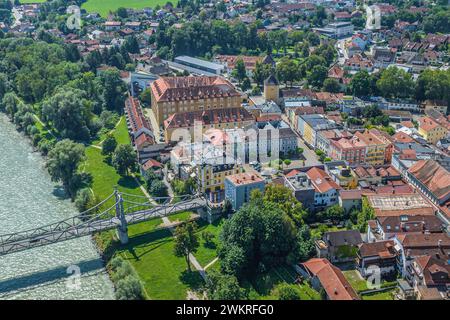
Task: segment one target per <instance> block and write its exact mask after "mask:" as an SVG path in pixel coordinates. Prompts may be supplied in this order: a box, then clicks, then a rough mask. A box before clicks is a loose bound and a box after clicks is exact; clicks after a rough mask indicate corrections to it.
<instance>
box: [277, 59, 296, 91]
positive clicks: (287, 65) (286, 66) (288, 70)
mask: <svg viewBox="0 0 450 320" xmlns="http://www.w3.org/2000/svg"><path fill="white" fill-rule="evenodd" d="M276 72H277V76H278V79H280V81H282V82H284V83H286V84H287V83H289V84H290V85H291V86H292V83H293V82H294V81H296V80H298V79H299V78H300V77H299V72H298V66H297V64H296V63H295V61H294V60H292V59H290V58H288V57H283V58H282V59H281V60H280V62H279V63H278V64H277V66H276Z"/></svg>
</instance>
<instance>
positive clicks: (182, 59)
mask: <svg viewBox="0 0 450 320" xmlns="http://www.w3.org/2000/svg"><path fill="white" fill-rule="evenodd" d="M173 61H174V62H175V63H176V64H178V65H181V66H185V67H188V69H186V71H190V72H191V73H196V74H199V75H201V74H204V73H208V74H214V75H220V74H221V73H222V72H223V71H224V68H225V67H224V66H223V65H222V64H218V63H213V62H209V61H206V60H202V59H197V58H193V57H189V56H179V57H175V59H173Z"/></svg>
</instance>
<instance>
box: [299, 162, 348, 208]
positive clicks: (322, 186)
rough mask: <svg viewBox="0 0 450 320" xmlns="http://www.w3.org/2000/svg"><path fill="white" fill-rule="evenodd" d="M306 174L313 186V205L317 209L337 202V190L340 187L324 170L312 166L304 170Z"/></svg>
mask: <svg viewBox="0 0 450 320" xmlns="http://www.w3.org/2000/svg"><path fill="white" fill-rule="evenodd" d="M306 175H307V176H308V178H309V179H310V180H311V184H312V185H313V187H314V191H315V193H314V206H315V208H316V209H317V210H319V209H323V208H326V207H329V206H332V205H334V204H336V203H337V202H338V190H340V189H341V187H340V186H339V185H338V184H337V183H336V182H334V181H333V179H331V177H330V176H329V175H328V174H327V173H326V172H325V171H324V170H322V169H320V168H317V167H313V168H311V169H309V170H308V171H307V172H306Z"/></svg>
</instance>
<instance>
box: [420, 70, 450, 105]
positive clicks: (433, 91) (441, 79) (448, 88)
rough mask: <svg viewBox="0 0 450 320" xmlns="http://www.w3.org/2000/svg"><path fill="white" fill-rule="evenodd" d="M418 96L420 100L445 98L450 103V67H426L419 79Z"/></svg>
mask: <svg viewBox="0 0 450 320" xmlns="http://www.w3.org/2000/svg"><path fill="white" fill-rule="evenodd" d="M416 98H417V100H419V101H424V100H426V99H430V100H445V101H447V104H449V105H450V69H447V70H432V69H425V70H424V71H423V72H422V73H421V74H420V75H419V78H418V79H417V86H416Z"/></svg>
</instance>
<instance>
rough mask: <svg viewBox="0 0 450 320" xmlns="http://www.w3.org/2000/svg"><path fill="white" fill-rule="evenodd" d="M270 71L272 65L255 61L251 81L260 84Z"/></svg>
mask: <svg viewBox="0 0 450 320" xmlns="http://www.w3.org/2000/svg"><path fill="white" fill-rule="evenodd" d="M271 72H272V66H271V65H270V64H264V63H261V62H257V63H256V66H255V71H254V72H253V81H254V82H255V83H256V84H257V85H258V86H262V85H263V83H264V80H265V79H267V78H268V77H269V76H270V74H271Z"/></svg>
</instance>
